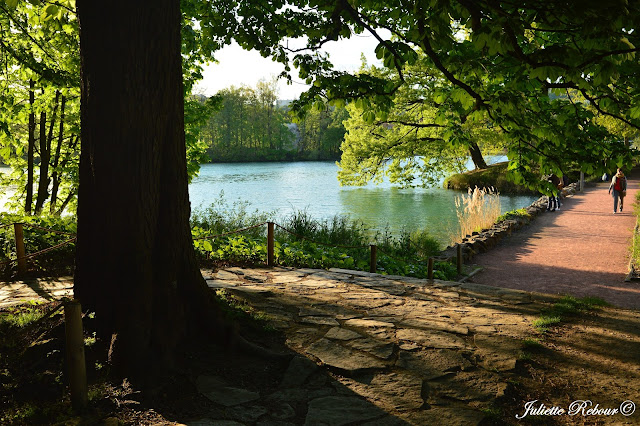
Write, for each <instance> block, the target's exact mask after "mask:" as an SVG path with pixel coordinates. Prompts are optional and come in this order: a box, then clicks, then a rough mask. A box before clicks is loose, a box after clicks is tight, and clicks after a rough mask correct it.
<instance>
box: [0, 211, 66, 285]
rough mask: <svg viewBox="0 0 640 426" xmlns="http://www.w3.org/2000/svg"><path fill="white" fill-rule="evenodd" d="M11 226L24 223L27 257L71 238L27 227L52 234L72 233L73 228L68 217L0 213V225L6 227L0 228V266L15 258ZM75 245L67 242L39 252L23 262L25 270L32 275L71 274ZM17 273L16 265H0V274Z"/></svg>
mask: <svg viewBox="0 0 640 426" xmlns="http://www.w3.org/2000/svg"><path fill="white" fill-rule="evenodd" d="M14 223H24V224H25V226H24V245H25V251H26V253H27V255H28V254H29V253H35V252H37V251H40V250H44V249H47V248H50V247H53V246H55V245H57V244H60V243H62V242H64V241H66V240H69V239H70V238H73V236H72V235H61V234H57V233H54V232H48V231H46V230H42V229H36V228H31V227H30V226H29V225H34V226H38V227H41V228H47V229H52V230H55V231H60V232H65V233H69V234H75V233H76V232H77V226H76V221H75V217H72V216H65V217H60V216H46V215H45V216H28V215H20V214H12V213H5V212H2V213H0V225H10V226H7V227H5V228H2V229H0V263H1V262H5V261H8V260H15V259H16V243H15V232H14V227H13V224H14ZM74 253H75V244H74V243H69V244H67V245H65V246H62V247H60V248H57V249H55V250H53V251H50V252H48V253H43V254H42V255H39V256H37V257H34V258H30V259H29V260H28V261H27V266H28V270H29V271H30V272H33V273H42V272H45V271H46V272H47V273H53V274H58V275H63V274H70V273H72V271H73V263H74V256H75V255H74ZM16 270H17V264H16V262H12V263H10V264H8V265H4V266H0V272H2V273H3V274H4V275H10V274H12V273H15V271H16Z"/></svg>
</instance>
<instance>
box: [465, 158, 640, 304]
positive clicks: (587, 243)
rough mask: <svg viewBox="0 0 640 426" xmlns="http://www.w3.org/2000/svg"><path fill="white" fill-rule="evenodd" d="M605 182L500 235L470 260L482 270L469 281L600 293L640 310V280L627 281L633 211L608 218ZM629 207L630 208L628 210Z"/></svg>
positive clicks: (639, 185)
mask: <svg viewBox="0 0 640 426" xmlns="http://www.w3.org/2000/svg"><path fill="white" fill-rule="evenodd" d="M625 175H626V176H625V177H626V180H627V197H626V198H627V204H628V202H629V200H631V201H633V200H635V198H636V194H637V193H638V190H639V189H640V169H635V170H632V171H631V172H626V171H625ZM609 184H610V180H607V182H599V183H595V184H594V185H593V186H587V187H585V189H584V191H581V192H578V193H576V194H575V195H572V196H570V197H568V198H565V201H564V205H563V206H562V210H560V211H557V212H555V213H554V214H541V215H538V216H536V218H535V220H533V221H532V222H531V223H530V224H529V225H527V226H525V227H523V228H521V229H519V230H518V231H517V232H513V233H512V234H511V235H510V236H508V237H505V238H502V239H501V240H500V242H499V243H498V244H497V245H496V246H495V247H494V248H492V249H491V250H489V251H487V252H486V253H478V254H476V255H475V256H474V257H473V263H474V264H476V265H477V266H479V267H482V268H483V270H482V271H481V272H479V273H477V274H475V275H474V276H473V277H471V278H470V279H469V282H473V283H476V284H484V285H489V286H493V287H504V288H510V289H517V290H524V291H533V292H538V293H551V294H562V295H572V296H574V297H586V296H592V297H600V298H602V299H604V300H606V301H608V302H609V303H612V304H614V305H616V306H620V307H626V308H632V309H640V282H637V281H631V282H626V281H625V279H626V278H627V274H628V272H629V257H630V250H629V248H630V247H631V243H632V240H633V232H634V231H633V230H634V227H635V225H636V216H635V215H634V214H632V212H631V210H633V209H631V208H630V206H627V209H626V210H624V213H618V214H617V215H615V216H616V217H615V219H616V220H611V219H610V217H611V195H608V194H607V193H606V192H605V191H604V190H605V188H608V187H609ZM627 210H629V211H627Z"/></svg>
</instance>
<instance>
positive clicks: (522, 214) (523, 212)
mask: <svg viewBox="0 0 640 426" xmlns="http://www.w3.org/2000/svg"><path fill="white" fill-rule="evenodd" d="M521 218H522V219H530V218H531V215H530V214H529V213H528V212H527V209H525V208H522V209H517V210H510V211H508V212H505V213H503V214H501V215H500V216H498V218H497V219H496V222H502V221H505V220H516V219H521Z"/></svg>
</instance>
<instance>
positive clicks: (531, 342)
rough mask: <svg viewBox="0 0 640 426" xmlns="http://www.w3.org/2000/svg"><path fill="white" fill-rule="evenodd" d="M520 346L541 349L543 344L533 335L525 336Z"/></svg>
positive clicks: (528, 348)
mask: <svg viewBox="0 0 640 426" xmlns="http://www.w3.org/2000/svg"><path fill="white" fill-rule="evenodd" d="M522 347H523V349H527V350H530V351H532V350H538V349H542V348H543V347H544V345H543V344H542V342H541V341H540V339H537V338H535V337H527V338H526V339H524V340H523V341H522Z"/></svg>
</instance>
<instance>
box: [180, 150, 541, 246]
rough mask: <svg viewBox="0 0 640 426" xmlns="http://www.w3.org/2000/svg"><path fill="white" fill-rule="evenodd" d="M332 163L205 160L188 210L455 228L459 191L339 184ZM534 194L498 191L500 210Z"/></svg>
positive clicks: (441, 236)
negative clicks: (228, 207)
mask: <svg viewBox="0 0 640 426" xmlns="http://www.w3.org/2000/svg"><path fill="white" fill-rule="evenodd" d="M337 170H338V167H337V166H336V165H335V163H333V162H295V163H234V164H205V165H203V166H202V168H201V170H200V175H199V176H198V177H197V178H196V179H194V181H193V182H192V183H191V185H190V186H189V194H190V198H191V206H192V208H193V209H197V208H202V207H207V206H209V205H210V204H211V203H212V202H213V201H215V200H216V199H217V198H219V196H220V193H221V191H223V192H224V199H225V200H226V201H227V202H228V203H229V204H231V203H232V202H234V201H238V200H240V201H247V202H249V203H250V205H249V210H251V211H252V210H256V209H257V210H258V211H261V212H273V211H275V212H276V218H274V219H275V220H277V217H282V216H286V215H288V214H290V213H292V212H293V211H296V210H306V211H307V212H308V213H309V214H310V215H311V216H313V217H315V218H319V219H325V218H331V217H333V216H334V215H336V214H347V215H349V216H350V217H351V218H353V219H357V220H361V221H363V222H364V223H365V224H366V225H367V226H368V227H371V228H372V229H378V230H382V229H384V228H385V227H386V226H389V228H390V229H391V230H392V232H394V233H399V232H400V230H401V229H403V228H405V229H407V230H410V231H412V230H416V229H428V230H429V232H430V233H431V234H432V235H433V236H434V237H436V238H438V240H440V241H441V242H443V243H445V244H446V243H448V242H449V241H450V236H451V234H452V233H454V232H455V231H454V230H455V229H457V226H458V222H457V217H456V210H455V198H456V196H460V195H461V192H458V191H451V190H445V189H441V188H429V189H424V188H411V189H400V188H397V187H393V186H392V185H391V184H389V183H388V182H387V183H383V184H381V185H377V186H376V185H369V186H366V187H355V188H354V187H341V186H340V184H339V182H338V179H337V177H336V175H337ZM535 199H537V197H533V196H507V195H501V196H500V200H501V209H502V211H503V212H505V211H509V210H513V209H517V208H521V207H525V206H528V205H530V204H531V203H532V202H533V201H534V200H535Z"/></svg>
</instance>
